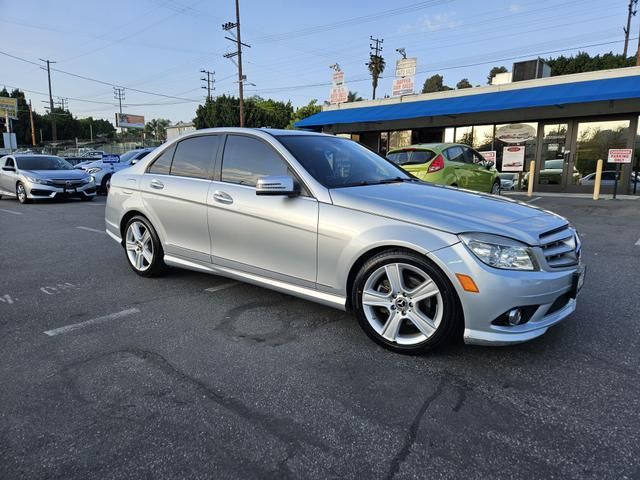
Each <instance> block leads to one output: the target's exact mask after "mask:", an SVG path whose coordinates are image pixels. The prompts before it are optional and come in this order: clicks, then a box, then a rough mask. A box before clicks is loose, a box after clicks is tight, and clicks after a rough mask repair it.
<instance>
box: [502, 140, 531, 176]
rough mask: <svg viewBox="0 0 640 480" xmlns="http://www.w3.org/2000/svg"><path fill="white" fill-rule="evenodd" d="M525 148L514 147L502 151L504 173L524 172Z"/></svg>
mask: <svg viewBox="0 0 640 480" xmlns="http://www.w3.org/2000/svg"><path fill="white" fill-rule="evenodd" d="M524 151H525V147H524V146H519V145H512V146H510V147H504V148H503V149H502V171H503V172H522V171H523V170H524Z"/></svg>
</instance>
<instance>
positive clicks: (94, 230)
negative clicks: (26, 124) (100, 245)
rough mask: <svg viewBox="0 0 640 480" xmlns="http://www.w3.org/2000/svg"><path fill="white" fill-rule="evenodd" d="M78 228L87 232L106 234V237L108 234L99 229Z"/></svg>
mask: <svg viewBox="0 0 640 480" xmlns="http://www.w3.org/2000/svg"><path fill="white" fill-rule="evenodd" d="M76 228H77V229H79V230H86V231H87V232H96V233H104V234H105V235H106V233H107V232H105V231H104V230H98V229H97V228H90V227H76Z"/></svg>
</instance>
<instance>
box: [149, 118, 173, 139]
mask: <svg viewBox="0 0 640 480" xmlns="http://www.w3.org/2000/svg"><path fill="white" fill-rule="evenodd" d="M170 123H171V122H169V120H167V119H165V118H154V119H153V120H150V121H149V122H147V124H146V125H145V127H144V130H145V133H146V134H147V135H152V136H153V137H154V138H155V139H156V140H165V138H166V136H167V127H168V126H169V124H170Z"/></svg>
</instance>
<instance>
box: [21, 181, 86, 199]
mask: <svg viewBox="0 0 640 480" xmlns="http://www.w3.org/2000/svg"><path fill="white" fill-rule="evenodd" d="M25 189H26V191H27V198H29V199H32V200H38V199H46V198H61V197H95V196H96V192H97V189H96V185H95V183H93V182H89V183H85V184H83V185H77V186H76V185H74V186H71V187H58V186H53V185H42V184H40V183H31V182H27V183H26V184H25Z"/></svg>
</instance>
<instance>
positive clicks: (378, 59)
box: [367, 55, 385, 100]
mask: <svg viewBox="0 0 640 480" xmlns="http://www.w3.org/2000/svg"><path fill="white" fill-rule="evenodd" d="M367 66H368V67H369V73H370V74H371V85H372V86H373V99H374V100H375V99H376V88H378V78H380V75H382V72H384V67H385V62H384V58H382V56H381V55H371V56H370V57H369V63H368V64H367Z"/></svg>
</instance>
